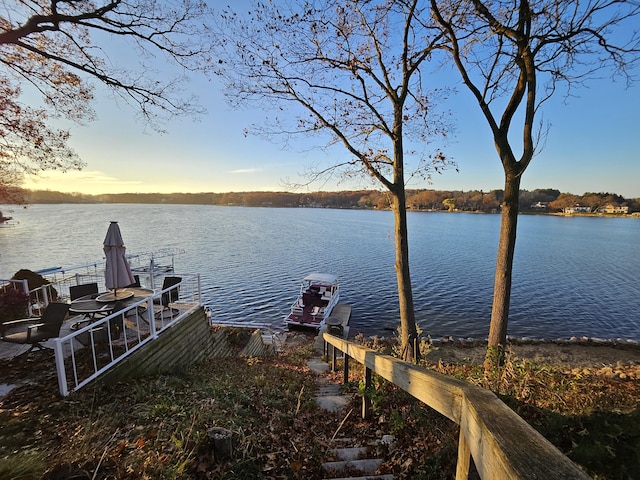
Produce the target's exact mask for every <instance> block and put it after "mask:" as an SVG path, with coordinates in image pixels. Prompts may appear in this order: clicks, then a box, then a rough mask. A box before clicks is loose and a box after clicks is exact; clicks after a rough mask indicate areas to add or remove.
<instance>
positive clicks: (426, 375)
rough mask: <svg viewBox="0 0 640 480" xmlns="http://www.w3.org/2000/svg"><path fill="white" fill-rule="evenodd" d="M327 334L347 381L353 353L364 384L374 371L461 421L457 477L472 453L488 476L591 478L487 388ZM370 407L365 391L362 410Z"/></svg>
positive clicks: (501, 479) (463, 475)
mask: <svg viewBox="0 0 640 480" xmlns="http://www.w3.org/2000/svg"><path fill="white" fill-rule="evenodd" d="M323 340H324V342H325V347H326V349H325V352H326V353H327V355H328V353H329V352H328V349H329V346H331V360H332V361H331V363H332V367H333V369H334V370H335V368H336V352H337V351H340V352H343V354H344V374H345V382H346V381H347V380H348V372H349V359H353V360H355V361H357V362H359V363H361V364H362V365H364V367H365V387H366V388H370V387H371V375H372V373H375V374H376V375H379V376H380V377H382V378H384V379H386V380H388V381H390V382H392V383H394V384H395V385H397V386H398V387H400V388H402V389H403V390H405V391H406V392H408V393H409V394H411V395H412V396H413V397H415V398H416V399H418V400H420V401H421V402H423V403H424V404H426V405H428V406H430V407H431V408H433V409H434V410H436V411H438V412H439V413H441V414H442V415H444V416H446V417H447V418H449V419H450V420H452V421H453V422H455V423H456V424H458V425H459V426H460V437H459V442H458V463H457V468H456V480H465V479H467V478H468V476H469V468H470V466H471V459H472V458H473V462H474V464H475V467H476V470H477V471H478V473H479V475H480V478H484V479H488V478H490V479H495V480H514V479H531V480H533V479H540V478H562V479H588V478H590V477H589V476H588V475H586V474H585V473H584V472H583V471H582V470H580V468H579V467H578V466H577V465H575V464H574V463H573V462H572V461H571V460H569V459H568V458H567V457H566V456H565V455H563V454H562V453H561V452H560V451H559V450H558V449H556V448H555V447H554V446H553V445H552V444H551V443H550V442H549V441H548V440H547V439H545V438H544V437H543V436H542V435H541V434H540V433H538V432H537V431H536V430H535V429H534V428H533V427H531V426H530V425H529V424H527V423H526V422H525V421H524V420H523V419H522V418H521V417H519V416H518V415H517V414H516V413H515V412H514V411H513V410H511V409H510V408H509V407H507V406H506V405H505V404H504V403H503V402H502V401H501V400H500V399H498V397H496V396H495V395H494V394H493V393H492V392H490V391H489V390H485V389H483V388H480V387H478V386H476V385H472V384H470V383H467V382H463V381H462V380H458V379H455V378H452V377H448V376H446V375H442V374H440V373H437V372H434V371H431V370H428V369H425V368H422V367H419V366H417V365H414V364H411V363H408V362H404V361H402V360H400V359H398V358H394V357H391V356H389V355H383V354H381V353H378V352H376V351H374V350H371V349H369V348H366V347H363V346H361V345H358V344H355V343H353V342H350V341H347V340H344V339H342V338H339V337H336V336H333V335H330V334H328V333H324V334H323ZM368 407H369V405H368V400H367V397H366V396H365V397H363V416H367V415H368Z"/></svg>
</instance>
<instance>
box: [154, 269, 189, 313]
mask: <svg viewBox="0 0 640 480" xmlns="http://www.w3.org/2000/svg"><path fill="white" fill-rule="evenodd" d="M180 282H182V277H164V280H163V281H162V290H166V289H167V288H170V287H174V288H172V289H171V290H169V291H167V292H165V293H163V294H162V297H161V299H160V304H161V305H162V309H161V310H159V311H158V312H156V314H155V315H156V317H158V318H161V317H162V315H163V314H164V312H165V311H167V310H169V311H170V312H171V314H172V315H175V314H178V313H180V310H178V309H177V308H171V307H170V306H169V304H171V303H174V302H177V301H178V298H179V297H180V285H179V283H180Z"/></svg>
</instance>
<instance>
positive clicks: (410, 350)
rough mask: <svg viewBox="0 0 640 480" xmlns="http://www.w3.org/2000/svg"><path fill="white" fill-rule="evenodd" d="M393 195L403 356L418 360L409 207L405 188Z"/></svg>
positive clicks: (410, 359) (406, 358)
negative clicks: (408, 217)
mask: <svg viewBox="0 0 640 480" xmlns="http://www.w3.org/2000/svg"><path fill="white" fill-rule="evenodd" d="M398 190H399V191H398V192H396V194H394V195H393V206H392V208H393V216H394V220H395V247H396V248H395V249H396V263H395V269H396V278H397V281H398V299H399V301H400V336H401V346H400V347H401V351H402V358H403V359H404V360H407V361H417V360H418V359H419V357H420V350H419V347H418V345H417V338H418V329H417V327H416V315H415V310H414V305H413V289H412V287H411V275H410V271H409V237H408V230H407V209H406V196H405V191H404V188H400V189H398Z"/></svg>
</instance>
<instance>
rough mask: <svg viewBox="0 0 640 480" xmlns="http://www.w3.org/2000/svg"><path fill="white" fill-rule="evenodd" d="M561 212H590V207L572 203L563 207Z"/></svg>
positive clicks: (569, 213) (566, 213)
mask: <svg viewBox="0 0 640 480" xmlns="http://www.w3.org/2000/svg"><path fill="white" fill-rule="evenodd" d="M562 213H564V214H565V215H571V214H574V213H591V207H587V206H584V205H574V206H573V207H564V208H563V209H562Z"/></svg>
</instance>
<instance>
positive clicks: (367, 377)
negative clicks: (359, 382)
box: [362, 367, 372, 420]
mask: <svg viewBox="0 0 640 480" xmlns="http://www.w3.org/2000/svg"><path fill="white" fill-rule="evenodd" d="M371 383H372V382H371V369H370V368H369V367H365V369H364V395H363V396H362V418H364V419H365V420H366V419H368V418H369V416H370V415H371V398H369V391H370V389H371Z"/></svg>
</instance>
